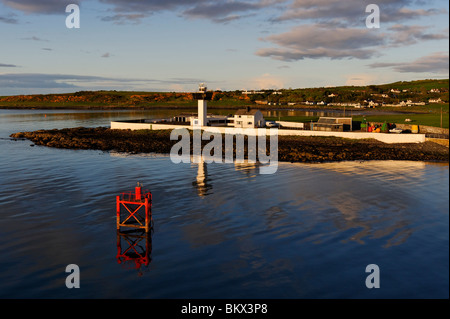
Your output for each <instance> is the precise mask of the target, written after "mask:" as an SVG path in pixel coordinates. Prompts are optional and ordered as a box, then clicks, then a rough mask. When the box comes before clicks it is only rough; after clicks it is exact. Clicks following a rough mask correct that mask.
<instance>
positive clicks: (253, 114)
mask: <svg viewBox="0 0 450 319" xmlns="http://www.w3.org/2000/svg"><path fill="white" fill-rule="evenodd" d="M265 126H266V121H265V120H264V116H263V115H262V113H261V111H260V110H255V109H250V108H247V109H241V110H238V111H237V112H236V114H235V115H234V127H242V128H257V127H265Z"/></svg>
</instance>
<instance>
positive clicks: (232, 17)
mask: <svg viewBox="0 0 450 319" xmlns="http://www.w3.org/2000/svg"><path fill="white" fill-rule="evenodd" d="M71 3H74V4H78V5H79V7H80V28H79V29H68V28H67V27H66V23H65V20H66V17H67V16H68V15H69V13H66V12H65V8H66V6H67V5H68V4H71ZM370 3H375V4H377V5H378V6H379V8H380V28H372V29H368V28H367V27H366V23H365V20H366V17H367V16H368V15H369V14H370V13H366V12H365V9H366V6H367V5H368V4H370ZM448 34H449V7H448V3H447V1H443V0H435V1H423V0H413V1H411V0H389V1H388V0H378V1H375V0H369V1H361V0H345V1H342V0H131V1H130V0H128V1H125V0H79V1H75V0H73V1H71V0H69V1H59V0H43V1H36V0H0V41H1V47H0V48H1V49H0V95H15V94H45V93H62V92H76V91H81V90H100V89H105V90H142V91H192V90H196V89H197V86H198V83H199V82H206V83H207V84H208V87H209V88H210V89H222V90H240V89H270V88H304V87H324V86H340V85H367V84H381V83H389V82H394V81H407V80H418V79H429V78H448V76H449V75H448V73H449V72H448V71H449V62H448V60H449V57H448V46H449V39H448Z"/></svg>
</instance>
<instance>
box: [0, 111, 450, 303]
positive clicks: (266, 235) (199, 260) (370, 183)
mask: <svg viewBox="0 0 450 319" xmlns="http://www.w3.org/2000/svg"><path fill="white" fill-rule="evenodd" d="M170 112H175V113H177V111H170ZM170 112H165V111H156V112H151V111H142V112H141V111H138V112H128V111H119V112H118V111H88V112H86V111H56V110H52V111H47V110H20V111H15V110H14V111H13V110H0V161H1V164H2V165H1V166H0V180H1V183H0V214H1V219H0V254H1V258H0V297H1V298H294V299H297V298H448V297H449V278H448V274H449V222H448V221H449V219H448V211H449V197H448V196H449V195H448V192H449V178H448V177H449V169H448V165H447V164H445V165H443V164H433V163H423V162H408V161H402V162H394V161H388V162H385V161H377V162H343V163H327V164H290V163H280V165H279V169H278V172H277V173H276V174H274V175H260V174H259V168H258V167H257V166H256V165H253V164H217V163H215V164H205V163H201V164H173V163H172V162H171V161H170V158H168V157H167V156H160V155H152V154H147V155H130V154H118V153H114V152H112V153H104V152H101V151H90V150H83V151H76V150H63V149H52V148H46V147H39V146H34V147H31V146H30V145H32V143H31V142H30V141H12V140H10V139H9V138H8V136H9V135H10V134H11V133H14V132H19V131H31V130H36V129H51V128H65V127H77V126H108V125H109V122H110V121H111V120H120V119H135V118H142V117H146V118H152V117H153V118H156V117H164V115H172V113H170ZM138 181H139V182H142V183H144V185H145V187H146V188H149V189H150V190H151V191H152V193H153V199H154V200H153V210H152V213H153V219H154V231H153V233H152V234H150V235H149V236H147V238H146V236H143V238H136V237H131V236H127V235H129V234H124V233H123V232H119V233H118V232H117V230H116V216H115V196H116V195H118V194H119V193H120V192H121V191H128V190H132V189H133V187H134V186H135V184H136V182H138ZM118 243H119V244H120V247H121V249H122V252H123V251H124V250H126V249H127V245H129V244H130V243H131V244H132V243H136V246H135V248H136V249H137V250H138V251H140V252H144V253H145V250H147V251H146V252H147V254H146V255H148V257H149V258H150V259H149V263H148V265H147V266H146V265H145V264H144V265H141V266H140V267H138V269H136V268H137V267H136V262H135V261H132V260H131V261H130V262H122V263H119V262H118V261H120V259H119V260H118V258H117V254H118ZM68 264H77V265H78V266H79V267H80V270H81V288H80V289H67V288H66V286H65V279H66V276H67V275H68V274H67V273H65V267H66V266H67V265H68ZM369 264H377V265H378V266H379V268H380V271H381V287H380V288H379V289H368V288H367V287H366V285H365V280H366V277H367V276H368V275H369V274H368V273H366V272H365V268H366V266H367V265H369ZM138 266H139V265H138Z"/></svg>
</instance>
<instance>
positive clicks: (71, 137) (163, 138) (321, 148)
mask: <svg viewBox="0 0 450 319" xmlns="http://www.w3.org/2000/svg"><path fill="white" fill-rule="evenodd" d="M170 133H171V131H170V130H160V131H150V130H143V131H130V130H111V129H110V128H107V127H97V128H84V127H78V128H67V129H60V130H57V129H54V130H38V131H33V132H18V133H14V134H11V135H10V138H11V139H13V140H23V139H26V140H30V141H32V142H33V143H34V144H32V145H30V146H34V145H38V146H46V147H54V148H64V149H74V150H100V151H105V152H108V151H116V152H120V153H132V154H139V153H157V154H169V153H170V151H171V148H172V146H173V145H175V144H176V143H178V140H175V141H172V140H170ZM223 141H224V139H223V138H222V142H223ZM208 143H209V141H203V144H202V148H203V146H204V145H206V144H208ZM191 144H192V143H191ZM267 144H269V143H267ZM245 145H247V143H245ZM222 149H224V148H222ZM266 149H267V153H269V149H270V145H267V147H266ZM235 152H236V150H235V149H234V154H235ZM191 154H192V145H191ZM245 154H247V151H246V152H245ZM234 158H235V156H234ZM368 160H410V161H425V162H442V163H448V162H449V148H448V147H446V146H443V145H439V144H437V143H434V142H429V141H428V142H425V143H418V144H385V143H382V142H379V141H377V140H373V139H364V140H351V139H345V138H338V137H306V136H279V137H278V161H280V162H291V163H322V162H342V161H368Z"/></svg>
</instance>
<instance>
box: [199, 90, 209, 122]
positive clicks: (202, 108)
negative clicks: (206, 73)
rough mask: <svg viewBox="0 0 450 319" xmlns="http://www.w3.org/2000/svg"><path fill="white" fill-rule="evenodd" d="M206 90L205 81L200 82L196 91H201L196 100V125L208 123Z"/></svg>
mask: <svg viewBox="0 0 450 319" xmlns="http://www.w3.org/2000/svg"><path fill="white" fill-rule="evenodd" d="M206 90H207V87H206V85H205V83H201V84H200V85H199V87H198V92H199V93H201V94H202V95H201V99H199V100H198V125H199V126H206V125H208V113H207V112H208V102H207V101H206Z"/></svg>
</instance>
